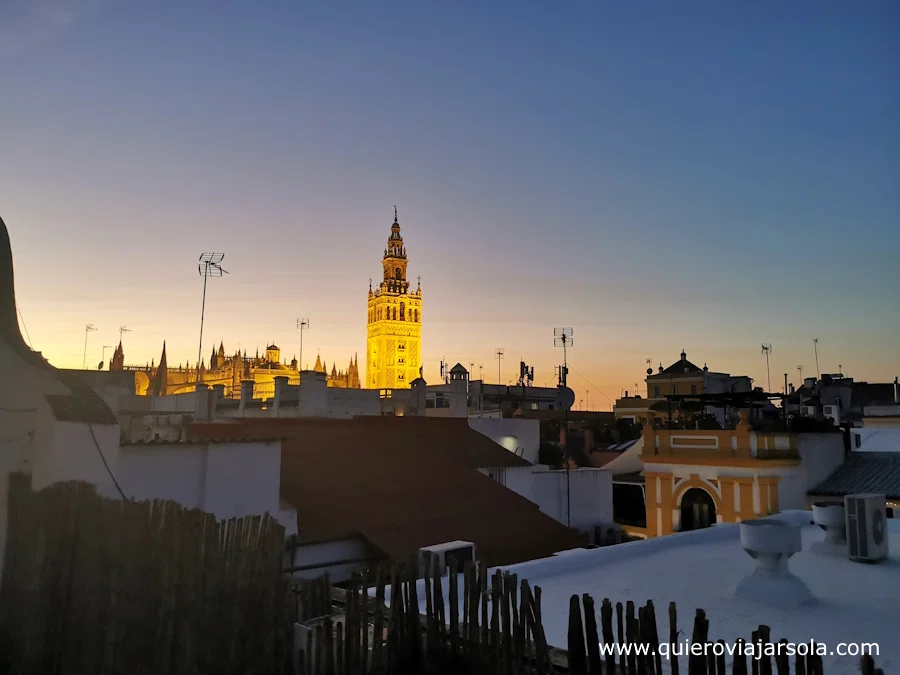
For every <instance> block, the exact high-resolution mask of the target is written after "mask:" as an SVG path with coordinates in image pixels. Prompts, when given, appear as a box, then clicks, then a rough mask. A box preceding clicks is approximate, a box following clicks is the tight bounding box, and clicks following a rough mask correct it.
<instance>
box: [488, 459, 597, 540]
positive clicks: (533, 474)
mask: <svg viewBox="0 0 900 675" xmlns="http://www.w3.org/2000/svg"><path fill="white" fill-rule="evenodd" d="M482 473H485V474H488V475H491V476H492V477H493V478H494V479H495V480H497V481H498V482H499V483H501V484H503V485H505V486H506V487H507V488H508V489H510V490H512V491H513V492H515V493H517V494H520V495H522V496H523V497H525V499H527V500H529V501H532V502H534V503H535V504H537V505H538V507H539V508H540V510H541V512H543V513H545V514H547V515H548V516H550V517H551V518H553V519H554V520H557V521H559V522H560V523H563V524H564V525H568V524H569V522H568V513H569V510H568V507H569V506H570V507H571V514H572V518H571V526H572V527H573V528H575V529H578V530H583V531H589V530H591V529H593V528H594V527H595V526H597V525H609V524H611V523H612V522H613V503H612V474H610V473H609V472H608V471H606V470H605V469H576V470H572V471H569V472H568V474H569V476H568V485H569V487H568V500H567V490H566V471H558V470H547V469H545V468H538V467H507V468H505V469H494V470H487V469H483V470H482ZM567 502H568V504H567Z"/></svg>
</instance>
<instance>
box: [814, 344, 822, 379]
mask: <svg viewBox="0 0 900 675" xmlns="http://www.w3.org/2000/svg"><path fill="white" fill-rule="evenodd" d="M813 351H814V352H815V353H816V382H818V381H819V380H821V379H822V374H821V373H820V372H819V338H813Z"/></svg>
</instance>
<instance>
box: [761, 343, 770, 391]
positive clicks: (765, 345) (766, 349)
mask: <svg viewBox="0 0 900 675" xmlns="http://www.w3.org/2000/svg"><path fill="white" fill-rule="evenodd" d="M762 353H763V354H765V355H766V386H767V387H768V389H766V391H767V392H768V391H772V376H771V375H770V374H769V354H771V353H772V345H771V343H769V342H763V343H762Z"/></svg>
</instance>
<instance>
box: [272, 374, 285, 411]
mask: <svg viewBox="0 0 900 675" xmlns="http://www.w3.org/2000/svg"><path fill="white" fill-rule="evenodd" d="M287 384H288V378H286V377H285V376H284V375H280V376H278V377H276V378H275V400H274V401H273V403H272V416H273V417H278V409H279V408H280V407H281V401H282V400H283V399H284V391H285V389H287Z"/></svg>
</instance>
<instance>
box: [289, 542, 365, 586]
mask: <svg viewBox="0 0 900 675" xmlns="http://www.w3.org/2000/svg"><path fill="white" fill-rule="evenodd" d="M369 556H371V548H370V547H369V546H368V545H367V544H366V542H365V540H364V539H362V538H361V537H348V538H346V539H334V540H331V541H319V542H309V543H304V542H299V543H298V545H297V547H296V548H294V550H293V552H292V553H288V554H287V555H286V556H285V557H286V561H285V566H286V567H287V568H289V569H290V568H294V567H306V568H307V569H303V570H296V571H294V572H293V573H292V574H293V575H294V576H295V577H298V578H301V579H314V578H316V577H320V576H322V575H323V574H325V573H326V572H328V575H329V577H330V578H331V581H332V583H337V584H339V583H342V582H344V581H349V580H350V578H351V577H352V575H353V572H356V571H360V570H363V569H366V568H369V567H372V565H371V562H370V561H369Z"/></svg>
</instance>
